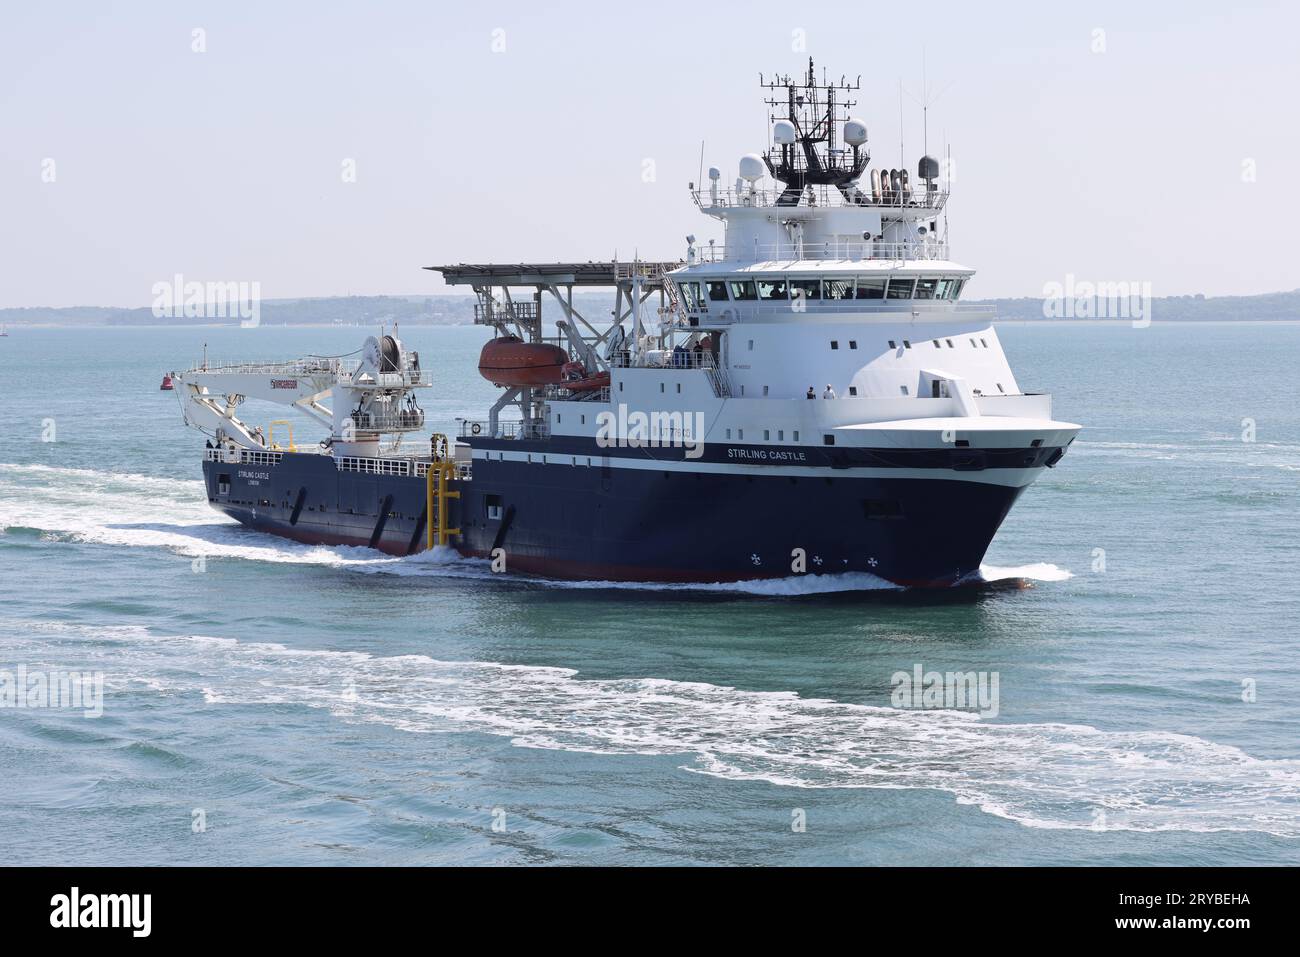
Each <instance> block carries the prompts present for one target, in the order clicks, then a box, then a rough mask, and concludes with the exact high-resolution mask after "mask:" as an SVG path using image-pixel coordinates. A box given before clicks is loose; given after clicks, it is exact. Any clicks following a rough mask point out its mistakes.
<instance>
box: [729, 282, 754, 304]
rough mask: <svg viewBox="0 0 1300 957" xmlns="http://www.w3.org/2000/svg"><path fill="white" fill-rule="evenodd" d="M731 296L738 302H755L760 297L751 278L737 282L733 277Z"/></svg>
mask: <svg viewBox="0 0 1300 957" xmlns="http://www.w3.org/2000/svg"><path fill="white" fill-rule="evenodd" d="M731 298H732V299H734V300H736V302H753V301H754V300H755V299H757V298H758V290H756V289H755V288H754V283H753V282H752V281H751V280H748V279H746V280H742V281H740V282H737V281H736V280H734V279H733V280H732V282H731Z"/></svg>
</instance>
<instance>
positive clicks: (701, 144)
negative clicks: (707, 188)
mask: <svg viewBox="0 0 1300 957" xmlns="http://www.w3.org/2000/svg"><path fill="white" fill-rule="evenodd" d="M695 182H697V183H698V184H699V185H700V189H703V188H704V140H700V175H699V176H698V177H697V178H696V180H695Z"/></svg>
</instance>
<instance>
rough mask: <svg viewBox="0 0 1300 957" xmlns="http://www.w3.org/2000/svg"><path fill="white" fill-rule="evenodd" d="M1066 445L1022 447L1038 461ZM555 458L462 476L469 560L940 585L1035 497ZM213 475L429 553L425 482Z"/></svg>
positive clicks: (967, 486)
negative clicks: (862, 576)
mask: <svg viewBox="0 0 1300 957" xmlns="http://www.w3.org/2000/svg"><path fill="white" fill-rule="evenodd" d="M487 444H488V443H481V444H480V447H482V445H487ZM512 445H513V447H514V448H515V449H519V448H520V445H519V443H517V442H516V443H512ZM489 447H492V448H496V447H499V446H497V445H496V443H492V444H491V445H490V446H489ZM538 447H539V448H542V446H540V445H539V446H538ZM552 448H553V447H552ZM1054 451H1055V450H1051V449H1045V450H1038V449H1035V450H1032V451H1029V450H1015V454H1016V455H1019V456H1021V458H1022V459H1023V462H1024V465H1025V467H1029V466H1030V465H1039V464H1042V458H1043V457H1045V456H1048V455H1050V454H1051V453H1052V452H1054ZM1025 452H1028V453H1029V458H1024V453H1025ZM641 454H642V455H643V456H644V453H641ZM548 458H549V459H550V461H549V462H548V463H547V464H542V462H541V456H540V454H539V455H538V456H537V460H536V461H534V462H532V463H529V462H527V461H519V460H504V461H502V460H497V459H486V460H485V459H481V458H480V459H475V461H474V470H473V471H474V475H473V479H472V480H471V481H469V482H460V483H457V486H458V488H459V490H460V491H461V494H462V498H461V499H460V500H459V501H457V502H453V503H452V504H453V510H452V514H451V516H450V517H451V519H452V522H453V523H454V524H455V525H457V526H459V528H460V529H461V535H460V536H459V538H458V539H456V540H454V541H453V546H454V547H455V548H456V550H457V551H459V552H460V553H461V554H464V555H467V556H476V557H484V558H487V557H491V555H492V554H493V552H494V551H495V550H496V549H502V550H503V552H502V553H499V554H503V555H504V559H505V563H506V570H507V571H510V572H517V573H525V574H537V575H545V576H549V577H557V578H573V579H592V580H612V581H666V582H714V581H739V580H746V579H755V578H783V577H787V576H789V575H791V574H796V573H798V572H799V570H800V569H799V568H798V567H797V566H796V561H797V560H798V556H797V555H796V550H797V549H801V550H802V557H803V562H804V565H803V570H806V571H807V572H808V573H838V572H848V571H853V572H868V573H871V574H874V575H878V576H880V577H882V578H885V579H888V580H890V581H893V582H897V583H900V584H906V585H915V586H939V587H942V586H948V585H953V584H956V583H958V582H960V581H962V580H963V579H966V578H967V577H969V576H971V575H972V574H973V573H975V572H976V571H978V569H979V566H980V562H981V560H982V559H983V557H984V553H985V550H986V549H987V548H988V545H989V543H990V541H991V540H992V538H993V536H994V534H995V533H996V532H997V530H998V527H999V526H1000V525H1001V523H1002V521H1003V519H1004V518H1005V517H1006V514H1007V512H1008V511H1009V510H1010V508H1011V506H1012V505H1013V504H1014V503H1015V500H1016V499H1017V498H1018V497H1019V495H1020V493H1021V491H1023V488H1022V487H1011V486H1005V485H998V484H993V483H988V482H979V481H965V480H962V479H960V478H956V477H954V478H934V479H926V478H917V477H915V474H912V475H909V476H908V477H905V478H904V477H900V478H888V477H885V478H878V477H871V478H867V477H859V476H855V475H852V474H850V473H848V472H847V471H844V470H843V469H840V470H836V469H835V468H831V467H828V468H826V469H825V470H824V471H825V474H824V475H820V474H819V475H815V476H798V477H791V476H789V475H774V474H770V473H768V474H764V472H763V470H759V469H750V470H747V471H746V472H745V473H741V472H736V471H725V472H718V471H701V470H695V471H683V470H680V469H672V468H666V469H663V470H661V469H658V468H626V467H624V468H620V467H610V466H609V465H605V466H602V464H601V463H602V459H600V458H598V457H597V458H593V462H594V463H595V464H594V465H592V466H586V465H585V464H582V465H577V466H575V465H573V464H570V463H571V459H570V458H569V457H568V456H555V455H551V456H548ZM556 459H562V461H563V464H556V461H555V460H556ZM579 461H583V462H585V461H586V460H585V458H582V457H580V458H579ZM603 461H609V460H608V459H606V460H603ZM677 461H678V462H680V461H681V457H680V455H678V456H677ZM666 464H671V463H666ZM917 464H918V463H917V462H914V461H909V462H904V463H901V464H900V468H901V467H909V468H911V467H914V466H915V465H917ZM940 464H942V463H934V465H935V466H936V467H938V466H939V465H940ZM999 464H1000V463H999ZM818 471H819V472H821V471H822V470H821V469H818ZM913 472H914V469H913ZM751 473H752V474H751ZM948 474H952V473H951V472H949V473H948ZM204 475H205V478H206V481H207V486H208V497H209V501H210V502H211V503H212V505H213V506H214V507H215V508H217V509H219V510H220V511H222V512H224V513H226V514H227V515H229V516H231V517H232V518H234V519H236V520H238V521H240V522H242V523H243V524H245V525H248V526H249V527H252V528H256V529H259V530H261V531H265V532H270V533H273V534H276V535H281V536H284V537H287V538H290V539H294V540H296V541H299V542H306V543H312V544H327V545H362V546H369V547H372V548H376V549H379V550H381V551H384V552H387V553H389V554H392V555H408V554H412V553H414V552H417V551H420V550H421V549H423V548H424V547H425V538H426V531H425V521H426V519H425V514H424V512H425V482H424V479H423V478H414V477H398V476H388V475H370V474H362V473H356V472H348V471H341V470H339V469H337V468H336V466H335V464H334V461H333V460H332V459H331V458H329V457H327V456H322V455H315V454H286V455H284V456H283V458H282V459H281V460H280V462H278V463H277V464H274V465H264V466H254V465H237V466H236V465H228V464H223V463H219V462H211V461H209V462H205V463H204Z"/></svg>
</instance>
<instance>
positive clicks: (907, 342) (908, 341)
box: [619, 339, 912, 387]
mask: <svg viewBox="0 0 1300 957" xmlns="http://www.w3.org/2000/svg"><path fill="white" fill-rule="evenodd" d="M903 348H904V349H910V348H912V340H911V339H904V340H903ZM619 386H620V387H622V383H619Z"/></svg>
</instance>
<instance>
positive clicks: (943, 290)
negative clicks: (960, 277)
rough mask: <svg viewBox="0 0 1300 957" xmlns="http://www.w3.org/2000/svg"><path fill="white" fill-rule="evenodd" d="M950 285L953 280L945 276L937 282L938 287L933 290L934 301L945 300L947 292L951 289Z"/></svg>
mask: <svg viewBox="0 0 1300 957" xmlns="http://www.w3.org/2000/svg"><path fill="white" fill-rule="evenodd" d="M952 283H953V280H951V279H949V278H948V277H946V276H945V277H944V278H942V279H940V280H939V285H937V286H936V287H935V289H934V298H935V299H947V298H948V293H949V291H950V290H951V289H952Z"/></svg>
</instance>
